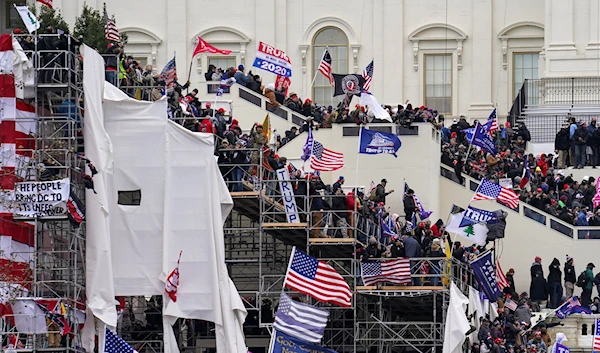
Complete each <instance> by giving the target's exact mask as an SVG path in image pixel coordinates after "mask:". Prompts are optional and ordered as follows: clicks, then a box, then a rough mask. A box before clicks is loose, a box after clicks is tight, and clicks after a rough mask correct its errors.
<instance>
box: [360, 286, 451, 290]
mask: <svg viewBox="0 0 600 353" xmlns="http://www.w3.org/2000/svg"><path fill="white" fill-rule="evenodd" d="M443 289H444V287H442V286H382V287H381V288H377V287H376V286H356V290H357V291H374V290H376V291H434V290H443Z"/></svg>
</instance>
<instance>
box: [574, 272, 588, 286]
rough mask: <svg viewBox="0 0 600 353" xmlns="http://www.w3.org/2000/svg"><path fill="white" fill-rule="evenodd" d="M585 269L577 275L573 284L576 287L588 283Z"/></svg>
mask: <svg viewBox="0 0 600 353" xmlns="http://www.w3.org/2000/svg"><path fill="white" fill-rule="evenodd" d="M585 272H586V271H583V272H581V274H580V275H579V277H577V283H575V285H576V286H577V287H581V288H583V287H585V286H587V284H588V277H587V274H586V273H585Z"/></svg>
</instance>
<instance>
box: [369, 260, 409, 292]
mask: <svg viewBox="0 0 600 353" xmlns="http://www.w3.org/2000/svg"><path fill="white" fill-rule="evenodd" d="M360 269H361V273H362V279H363V283H364V284H365V286H373V285H376V284H377V283H393V284H409V283H411V279H410V260H409V259H404V258H401V259H393V260H386V261H366V262H361V263H360Z"/></svg>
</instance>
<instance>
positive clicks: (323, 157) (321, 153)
mask: <svg viewBox="0 0 600 353" xmlns="http://www.w3.org/2000/svg"><path fill="white" fill-rule="evenodd" d="M343 167H344V154H343V153H340V152H335V151H332V150H329V149H327V148H325V147H323V145H322V144H321V143H320V142H317V141H314V142H313V149H312V154H311V155H310V168H311V169H312V170H319V171H322V172H331V171H334V170H338V169H340V168H343Z"/></svg>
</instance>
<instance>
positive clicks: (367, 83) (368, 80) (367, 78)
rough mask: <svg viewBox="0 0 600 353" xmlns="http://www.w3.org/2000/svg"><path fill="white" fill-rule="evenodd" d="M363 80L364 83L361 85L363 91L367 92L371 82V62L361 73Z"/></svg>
mask: <svg viewBox="0 0 600 353" xmlns="http://www.w3.org/2000/svg"><path fill="white" fill-rule="evenodd" d="M362 76H363V78H364V79H365V83H364V84H363V90H364V91H369V89H370V88H371V80H372V79H373V60H371V63H370V64H369V65H367V67H365V69H364V70H363V73H362Z"/></svg>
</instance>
